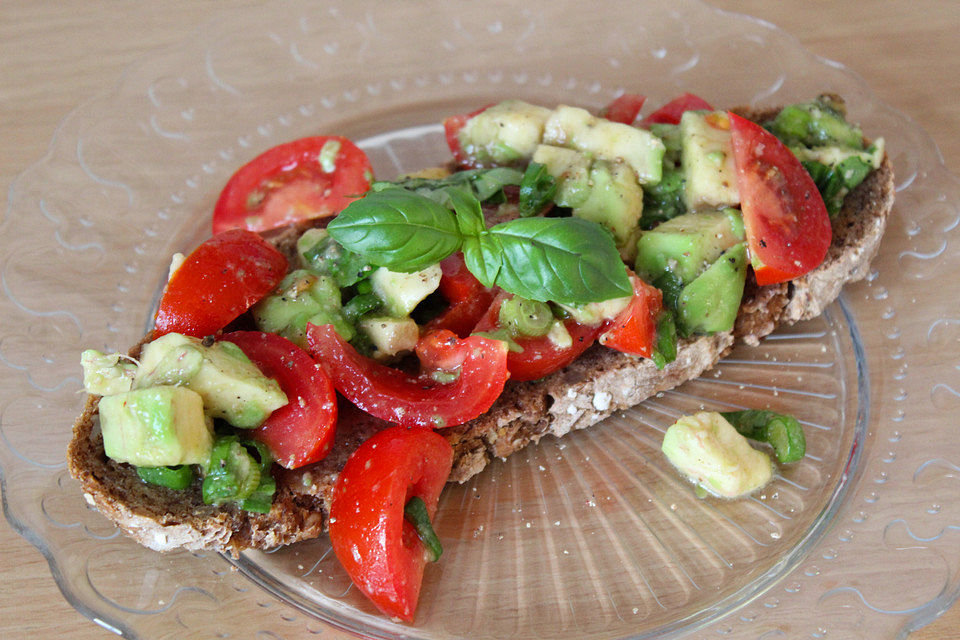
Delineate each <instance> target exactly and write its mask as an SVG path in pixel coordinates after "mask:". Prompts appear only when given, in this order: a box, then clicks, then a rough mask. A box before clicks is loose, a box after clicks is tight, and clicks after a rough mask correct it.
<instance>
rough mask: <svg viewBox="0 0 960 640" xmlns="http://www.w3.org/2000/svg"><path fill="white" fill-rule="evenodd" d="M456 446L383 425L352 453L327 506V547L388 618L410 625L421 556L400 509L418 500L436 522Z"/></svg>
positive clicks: (420, 575) (430, 433) (420, 576)
mask: <svg viewBox="0 0 960 640" xmlns="http://www.w3.org/2000/svg"><path fill="white" fill-rule="evenodd" d="M452 462H453V448H452V447H451V446H450V444H449V443H448V442H447V440H446V439H445V438H443V436H440V435H438V434H436V433H434V432H433V431H431V430H429V429H424V428H414V429H407V428H405V427H388V428H387V429H384V430H383V431H380V432H379V433H377V434H375V435H374V436H372V437H371V438H370V439H369V440H367V441H366V442H364V443H363V444H362V445H360V447H359V448H358V449H357V450H356V451H354V452H353V455H351V456H350V459H349V460H347V463H346V465H344V467H343V471H341V472H340V475H339V477H338V478H337V483H336V485H335V486H334V489H333V500H332V502H331V505H330V544H331V546H332V547H333V552H334V554H336V556H337V558H338V559H339V560H340V563H341V564H342V565H343V567H344V568H345V569H346V570H347V574H349V576H350V579H351V580H352V581H353V583H354V584H355V585H357V588H358V589H360V591H361V592H362V593H363V594H364V595H365V596H367V597H368V598H370V600H371V601H372V602H373V603H374V604H375V605H377V607H378V608H379V609H380V610H381V611H383V612H384V613H385V614H387V615H388V616H393V617H397V618H400V619H401V620H405V621H407V622H411V621H412V620H413V614H414V611H415V610H416V607H417V600H418V599H419V597H420V585H421V584H422V582H423V570H424V565H425V564H426V553H425V549H424V547H423V544H422V543H421V542H420V538H419V537H418V535H417V532H416V529H415V528H414V526H413V525H412V524H411V523H410V522H409V521H408V520H407V519H406V518H404V507H405V506H406V504H407V503H408V502H409V501H410V500H411V499H412V498H415V497H418V498H420V499H421V500H423V502H424V504H425V505H426V508H427V514H428V515H429V516H430V519H431V520H433V518H434V516H435V515H436V512H437V502H438V501H439V499H440V491H441V490H442V489H443V486H444V484H446V481H447V478H448V477H449V475H450V468H451V465H452Z"/></svg>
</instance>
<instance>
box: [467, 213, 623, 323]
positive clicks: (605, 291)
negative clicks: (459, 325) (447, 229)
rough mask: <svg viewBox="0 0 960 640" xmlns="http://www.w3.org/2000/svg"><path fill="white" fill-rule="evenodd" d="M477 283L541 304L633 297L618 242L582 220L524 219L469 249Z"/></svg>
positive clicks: (496, 229) (496, 230) (500, 227)
mask: <svg viewBox="0 0 960 640" xmlns="http://www.w3.org/2000/svg"><path fill="white" fill-rule="evenodd" d="M464 257H465V260H466V263H467V268H469V269H470V270H471V271H472V272H473V274H474V275H475V276H477V279H478V280H480V281H481V282H483V283H484V284H485V285H487V286H491V285H493V284H496V285H498V286H500V287H501V288H503V289H505V290H507V291H509V292H510V293H513V294H516V295H518V296H522V297H524V298H528V299H530V300H539V301H541V302H547V301H553V302H559V303H562V304H572V305H581V304H586V303H588V302H601V301H603V300H609V299H611V298H619V297H623V296H627V295H630V294H631V293H632V292H633V287H632V285H631V284H630V279H629V278H628V277H627V270H626V267H625V266H624V264H623V262H622V261H621V259H620V254H619V252H618V251H617V247H616V245H615V244H614V242H613V237H612V236H611V235H610V234H609V233H608V232H607V231H605V230H604V229H603V228H602V227H601V226H600V225H598V224H597V223H595V222H590V221H588V220H583V219H581V218H520V219H518V220H511V221H509V222H504V223H502V224H499V225H497V226H495V227H493V228H492V229H490V230H489V231H488V232H487V233H485V234H483V235H482V236H480V237H479V238H478V239H477V241H476V242H469V243H467V244H465V245H464Z"/></svg>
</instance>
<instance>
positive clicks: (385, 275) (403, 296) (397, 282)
mask: <svg viewBox="0 0 960 640" xmlns="http://www.w3.org/2000/svg"><path fill="white" fill-rule="evenodd" d="M442 276H443V270H442V269H441V268H440V265H439V264H434V265H430V266H429V267H427V268H426V269H423V270H421V271H414V272H413V273H403V272H400V271H390V270H389V269H387V268H386V267H380V268H379V269H377V270H376V271H374V272H373V273H372V274H370V284H371V286H372V287H373V292H374V293H375V294H377V296H378V297H379V298H380V299H381V300H383V308H384V311H386V312H387V314H388V315H391V316H394V317H396V318H402V317H403V316H408V315H410V312H411V311H413V310H414V309H415V308H416V306H417V305H418V304H420V303H421V302H422V301H423V299H424V298H426V297H427V296H428V295H430V294H431V293H433V292H434V291H436V290H437V287H439V286H440V278H441V277H442Z"/></svg>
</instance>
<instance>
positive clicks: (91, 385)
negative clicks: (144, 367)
mask: <svg viewBox="0 0 960 640" xmlns="http://www.w3.org/2000/svg"><path fill="white" fill-rule="evenodd" d="M80 366H82V367H83V388H84V389H85V390H86V392H87V393H92V394H96V395H99V396H109V395H112V394H114V393H123V392H124V391H130V387H131V386H132V384H133V377H134V376H135V375H136V373H137V365H136V364H134V363H133V362H131V361H129V358H126V356H124V355H122V354H120V353H101V352H99V351H97V350H96V349H87V350H86V351H84V352H83V353H81V354H80Z"/></svg>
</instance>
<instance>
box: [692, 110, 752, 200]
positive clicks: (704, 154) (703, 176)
mask: <svg viewBox="0 0 960 640" xmlns="http://www.w3.org/2000/svg"><path fill="white" fill-rule="evenodd" d="M680 149H681V150H680V163H681V165H682V167H683V173H684V179H685V182H684V194H683V195H684V200H685V201H686V205H687V210H688V211H700V210H703V209H719V208H722V207H736V206H738V205H739V204H740V191H739V189H738V188H737V168H736V165H735V164H734V162H733V145H732V143H731V140H730V119H729V117H728V116H727V114H726V113H725V112H723V111H716V112H703V111H687V112H686V113H684V114H683V116H682V117H681V118H680Z"/></svg>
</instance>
